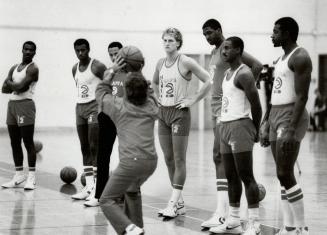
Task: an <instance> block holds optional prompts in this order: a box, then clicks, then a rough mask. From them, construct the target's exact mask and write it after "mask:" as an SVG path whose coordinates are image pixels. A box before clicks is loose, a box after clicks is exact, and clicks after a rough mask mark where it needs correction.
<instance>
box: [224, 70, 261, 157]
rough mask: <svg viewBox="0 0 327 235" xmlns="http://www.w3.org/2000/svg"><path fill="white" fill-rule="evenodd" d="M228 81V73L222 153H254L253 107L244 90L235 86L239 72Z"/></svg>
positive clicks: (225, 85)
mask: <svg viewBox="0 0 327 235" xmlns="http://www.w3.org/2000/svg"><path fill="white" fill-rule="evenodd" d="M243 66H244V65H243V64H242V65H240V67H239V68H238V69H237V70H236V71H235V72H234V73H233V75H232V77H231V78H230V79H229V80H227V79H226V78H227V73H226V76H225V78H224V81H223V85H222V87H223V91H224V95H223V98H222V108H221V127H220V138H221V141H220V152H221V153H222V154H226V153H241V152H248V151H252V149H253V145H254V139H255V134H256V129H255V127H254V124H253V122H252V120H251V119H250V112H251V106H250V102H249V100H248V99H247V97H246V95H245V93H244V91H243V90H241V89H239V88H237V87H236V86H235V85H234V79H235V77H236V75H237V73H238V71H239V70H240V69H241V68H242V67H243Z"/></svg>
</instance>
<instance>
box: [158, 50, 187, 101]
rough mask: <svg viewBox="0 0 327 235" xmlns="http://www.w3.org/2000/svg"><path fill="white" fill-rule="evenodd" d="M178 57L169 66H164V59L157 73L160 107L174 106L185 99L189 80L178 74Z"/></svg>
mask: <svg viewBox="0 0 327 235" xmlns="http://www.w3.org/2000/svg"><path fill="white" fill-rule="evenodd" d="M180 57H181V56H180V55H179V56H178V57H177V58H176V61H175V62H174V63H173V64H172V65H170V66H167V65H166V62H167V59H165V60H164V61H163V64H162V66H161V69H160V71H159V102H160V104H161V105H162V106H175V105H176V104H177V103H178V102H179V101H180V100H182V99H184V98H185V97H187V94H188V93H187V92H188V86H189V83H190V80H191V79H188V78H185V77H184V76H183V75H182V74H181V73H180V72H179V68H178V63H179V60H180Z"/></svg>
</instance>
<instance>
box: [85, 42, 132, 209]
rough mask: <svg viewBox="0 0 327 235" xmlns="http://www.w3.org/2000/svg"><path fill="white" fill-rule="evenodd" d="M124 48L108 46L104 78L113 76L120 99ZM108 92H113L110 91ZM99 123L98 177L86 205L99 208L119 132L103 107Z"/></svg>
mask: <svg viewBox="0 0 327 235" xmlns="http://www.w3.org/2000/svg"><path fill="white" fill-rule="evenodd" d="M121 48H122V44H121V43H120V42H111V43H109V46H108V54H109V57H110V60H111V62H112V64H111V66H110V67H109V69H108V70H107V71H106V72H105V75H104V78H106V77H107V76H113V79H112V80H111V81H112V84H111V85H112V86H113V89H114V90H115V92H114V93H113V94H114V95H116V96H118V97H122V96H123V83H124V80H125V78H126V72H125V71H124V70H122V68H123V67H124V63H123V60H122V59H121V58H120V57H118V58H117V55H118V52H119V50H120V49H121ZM116 58H117V59H116ZM101 87H103V85H102V84H99V85H98V88H101ZM108 92H111V91H109V90H108ZM98 123H99V143H98V156H97V166H98V176H97V181H96V190H95V194H94V195H92V197H91V198H90V200H87V201H86V202H85V203H84V205H85V206H88V207H95V206H99V205H100V204H99V199H100V197H101V194H102V192H103V189H104V187H105V186H106V183H107V181H108V177H109V163H110V157H111V152H112V148H113V145H114V143H115V140H116V135H117V130H116V126H115V124H114V123H113V122H112V120H111V118H110V117H109V116H108V115H107V114H105V113H104V112H102V107H100V108H99V114H98Z"/></svg>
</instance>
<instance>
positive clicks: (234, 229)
mask: <svg viewBox="0 0 327 235" xmlns="http://www.w3.org/2000/svg"><path fill="white" fill-rule="evenodd" d="M209 231H210V232H212V233H222V234H225V233H229V234H240V233H242V232H243V229H242V226H241V224H238V225H229V224H228V223H227V221H226V222H225V223H224V224H222V225H219V226H216V227H212V228H210V229H209Z"/></svg>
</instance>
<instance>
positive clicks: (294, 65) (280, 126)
mask: <svg viewBox="0 0 327 235" xmlns="http://www.w3.org/2000/svg"><path fill="white" fill-rule="evenodd" d="M298 33H299V26H298V24H297V22H296V21H295V20H294V19H293V18H291V17H283V18H280V19H278V20H277V21H276V22H275V26H274V29H273V34H272V36H271V38H272V42H273V44H274V47H280V46H281V47H282V48H283V50H284V54H283V55H282V56H281V57H280V58H279V59H278V60H277V62H276V64H275V71H274V78H275V80H274V84H273V90H272V95H271V104H272V108H271V110H270V113H269V118H268V125H266V130H264V131H262V133H263V135H262V136H261V139H262V140H261V142H262V143H264V142H266V140H267V138H268V133H269V142H270V144H271V150H272V153H273V156H274V159H275V163H276V168H277V177H278V179H279V182H280V185H281V199H282V203H281V205H282V211H283V222H284V227H283V228H282V229H281V230H280V232H279V233H278V234H281V235H287V234H306V235H307V234H309V231H308V228H307V227H306V223H305V218H304V205H303V204H304V203H303V192H302V189H301V187H300V185H299V184H298V183H297V182H296V179H295V176H294V164H295V162H296V160H297V158H298V154H299V149H300V143H301V140H302V139H303V138H304V135H305V133H306V130H307V128H308V122H309V115H308V112H307V110H306V109H305V105H306V102H307V99H308V91H309V86H310V81H311V71H312V62H311V59H310V56H309V54H308V52H307V51H306V50H305V49H304V48H302V47H299V46H298V45H297V43H296V41H297V37H298ZM268 128H269V131H267V129H268Z"/></svg>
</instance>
